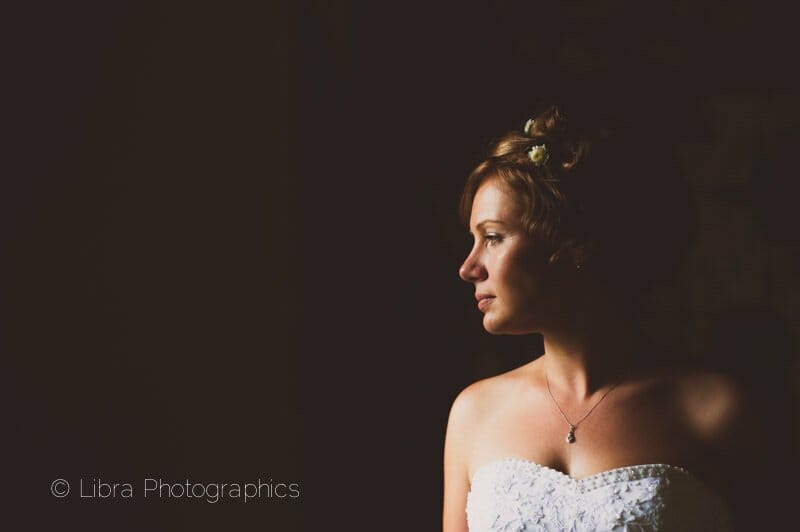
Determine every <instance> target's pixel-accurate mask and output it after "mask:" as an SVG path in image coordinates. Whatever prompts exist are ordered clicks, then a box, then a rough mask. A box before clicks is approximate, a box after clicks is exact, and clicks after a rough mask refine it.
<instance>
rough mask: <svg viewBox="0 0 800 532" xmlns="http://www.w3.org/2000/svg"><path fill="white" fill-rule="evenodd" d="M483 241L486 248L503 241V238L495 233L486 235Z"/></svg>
mask: <svg viewBox="0 0 800 532" xmlns="http://www.w3.org/2000/svg"><path fill="white" fill-rule="evenodd" d="M483 239H484V240H485V241H486V246H487V247H489V246H494V245H497V244H499V243H500V242H502V241H503V237H502V236H501V235H498V234H497V233H487V234H486V235H485V236H484V237H483Z"/></svg>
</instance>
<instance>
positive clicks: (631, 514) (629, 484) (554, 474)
mask: <svg viewBox="0 0 800 532" xmlns="http://www.w3.org/2000/svg"><path fill="white" fill-rule="evenodd" d="M466 511H467V521H468V524H469V530H470V532H488V531H498V530H502V531H507V532H511V531H516V532H522V531H524V532H532V531H564V530H567V531H574V532H582V531H589V530H592V531H594V530H602V531H615V532H616V531H648V532H649V531H658V532H664V531H667V532H670V531H682V532H691V531H701V530H702V531H705V532H723V531H730V530H732V529H733V528H732V524H731V517H730V513H729V511H728V509H727V507H726V506H725V504H724V503H723V501H722V499H720V498H719V497H718V496H717V495H716V494H715V493H714V492H712V491H711V490H709V489H708V488H707V487H706V486H705V485H704V484H703V483H702V482H700V481H699V480H698V479H696V478H695V477H694V476H692V475H691V474H690V473H688V472H687V471H686V470H684V469H682V468H680V467H676V466H671V465H666V464H647V465H635V466H628V467H621V468H617V469H612V470H610V471H606V472H604V473H599V474H597V475H592V476H590V477H586V478H582V479H573V478H572V477H570V476H568V475H565V474H564V473H561V472H560V471H556V470H555V469H551V468H549V467H546V466H542V465H539V464H536V463H534V462H530V461H528V460H523V459H518V458H504V459H500V460H496V461H494V462H490V463H488V464H486V465H484V466H483V467H481V468H479V469H478V470H477V471H476V472H475V474H474V475H473V477H472V482H471V488H470V492H469V494H468V495H467V508H466Z"/></svg>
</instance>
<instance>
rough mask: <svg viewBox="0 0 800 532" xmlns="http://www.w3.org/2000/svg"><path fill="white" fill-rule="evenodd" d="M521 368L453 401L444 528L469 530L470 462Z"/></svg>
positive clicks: (446, 447)
mask: <svg viewBox="0 0 800 532" xmlns="http://www.w3.org/2000/svg"><path fill="white" fill-rule="evenodd" d="M515 371H517V370H514V371H511V372H507V373H504V374H501V375H497V376H495V377H489V378H486V379H481V380H479V381H477V382H474V383H472V384H470V385H469V386H467V387H466V388H464V389H463V390H462V391H461V392H460V393H459V394H458V395H457V396H456V398H455V400H454V401H453V404H452V406H451V407H450V414H449V417H448V420H447V432H446V434H445V443H444V507H443V515H442V519H443V521H442V522H443V528H442V529H443V530H444V531H447V532H451V531H452V532H464V531H466V530H467V522H466V519H465V513H464V508H465V506H466V500H467V493H468V491H469V488H470V482H469V478H470V477H469V464H470V457H471V454H472V450H473V446H474V444H475V441H476V439H477V435H478V434H480V431H481V427H482V426H483V424H484V423H485V420H486V418H487V417H488V416H490V415H491V414H492V412H494V411H496V409H497V407H498V405H501V404H502V403H503V401H506V400H507V398H508V397H509V390H510V389H511V387H513V386H514V382H515V381H519V379H518V378H515V375H517V374H516V373H514V372H515Z"/></svg>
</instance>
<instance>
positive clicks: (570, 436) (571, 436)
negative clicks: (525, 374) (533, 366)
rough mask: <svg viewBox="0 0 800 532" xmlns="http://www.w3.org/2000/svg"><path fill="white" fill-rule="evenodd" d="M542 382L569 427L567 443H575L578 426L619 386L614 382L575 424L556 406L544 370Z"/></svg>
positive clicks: (556, 402)
mask: <svg viewBox="0 0 800 532" xmlns="http://www.w3.org/2000/svg"><path fill="white" fill-rule="evenodd" d="M544 382H545V383H546V384H547V393H549V394H550V399H552V400H553V404H555V405H556V408H558V411H559V412H560V413H561V417H563V418H564V421H566V422H567V425H569V432H568V433H567V437H566V441H567V443H575V431H576V430H577V429H578V425H580V424H581V423H583V420H584V419H586V418H587V417H589V414H591V413H592V412H593V411H594V409H595V408H597V405H599V404H600V403H602V402H603V399H605V398H606V395H608V394H609V393H611V390H613V389H614V388H615V387H616V386H617V384H619V381H617V382H615V383H614V384H613V385H612V386H611V388H609V389H608V390H606V393H604V394H603V396H602V397H600V399H599V400H598V401H597V402H596V403H595V404H594V406H592V408H590V409H589V411H588V412H586V415H584V416H583V417H582V418H580V419H579V420H578V421H577V422H575V423H573V422H571V421H570V420H569V418H568V417H567V414H565V413H564V411H563V410H562V409H561V405H559V404H558V401H556V398H555V396H553V391H552V390H551V389H550V380H549V379H548V378H547V370H546V369H545V370H544Z"/></svg>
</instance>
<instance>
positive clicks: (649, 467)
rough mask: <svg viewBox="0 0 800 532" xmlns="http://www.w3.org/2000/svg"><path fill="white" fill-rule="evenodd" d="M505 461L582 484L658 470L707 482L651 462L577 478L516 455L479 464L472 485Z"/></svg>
mask: <svg viewBox="0 0 800 532" xmlns="http://www.w3.org/2000/svg"><path fill="white" fill-rule="evenodd" d="M504 463H517V464H520V465H522V466H525V467H528V468H531V469H534V470H538V471H541V472H543V473H546V474H547V475H549V476H551V477H553V478H555V479H557V480H560V481H561V482H565V483H570V484H574V485H582V484H589V483H591V484H596V483H598V481H602V480H603V479H607V478H609V477H614V478H619V477H624V476H636V477H640V476H642V474H645V475H647V474H652V473H657V472H667V471H672V472H675V473H677V474H679V475H682V476H685V477H687V478H690V479H692V480H693V481H695V482H698V483H700V484H702V485H705V483H704V482H703V481H702V480H700V479H699V478H698V477H696V476H695V475H694V474H692V473H690V472H689V471H688V470H686V469H684V468H683V467H681V466H676V465H671V464H664V463H649V464H634V465H627V466H620V467H615V468H613V469H607V470H605V471H600V472H599V473H593V474H591V475H587V476H585V477H580V478H575V477H573V476H571V475H568V474H567V473H564V472H562V471H559V470H558V469H555V468H552V467H550V466H546V465H543V464H540V463H538V462H534V461H533V460H528V459H526V458H514V457H508V458H497V459H494V460H490V461H489V462H486V463H485V464H482V465H480V466H478V468H477V469H475V471H474V472H473V474H472V478H470V485H472V483H473V482H474V479H475V477H477V476H478V474H479V473H481V472H482V471H484V470H488V469H490V468H492V467H498V466H500V465H502V464H504Z"/></svg>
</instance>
